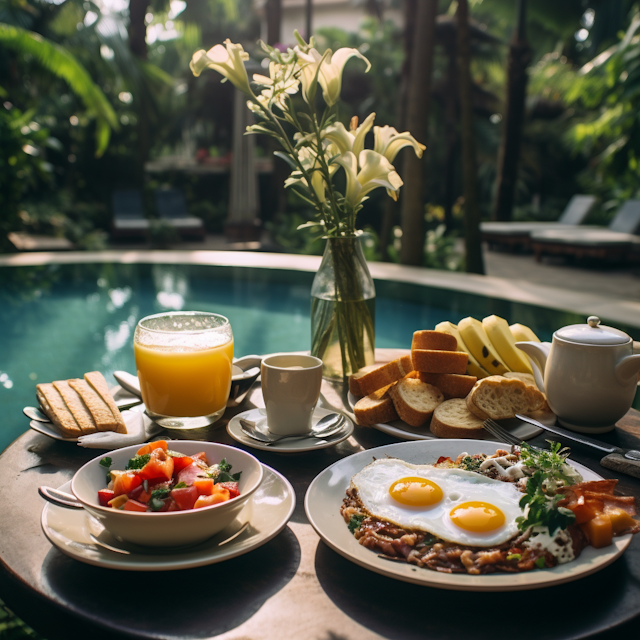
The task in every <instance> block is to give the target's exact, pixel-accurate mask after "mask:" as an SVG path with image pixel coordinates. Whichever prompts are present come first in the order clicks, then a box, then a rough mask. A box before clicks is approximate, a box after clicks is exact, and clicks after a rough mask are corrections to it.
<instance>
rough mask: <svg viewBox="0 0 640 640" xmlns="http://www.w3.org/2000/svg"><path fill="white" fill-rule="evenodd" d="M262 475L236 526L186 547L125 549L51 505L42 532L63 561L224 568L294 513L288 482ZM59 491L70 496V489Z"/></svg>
mask: <svg viewBox="0 0 640 640" xmlns="http://www.w3.org/2000/svg"><path fill="white" fill-rule="evenodd" d="M263 469H264V476H263V480H262V483H261V484H260V486H259V487H258V489H256V491H255V493H254V494H253V496H251V498H250V499H249V500H248V501H247V504H246V505H245V507H244V509H243V510H242V511H241V513H240V515H239V516H238V517H237V518H236V520H235V521H234V522H232V523H231V524H230V525H229V526H228V527H227V528H226V529H225V530H223V531H221V532H220V533H219V534H217V535H215V536H214V537H213V538H210V539H209V540H206V541H205V542H201V543H200V544H197V545H193V546H190V547H182V548H181V549H166V550H164V549H153V548H143V547H138V546H135V545H127V544H125V543H121V542H119V541H118V540H116V539H115V538H113V537H110V536H109V535H108V534H107V532H105V531H104V530H103V529H102V526H101V525H100V524H99V523H98V521H97V520H96V519H95V518H93V517H92V516H90V515H89V513H88V512H86V511H85V510H84V509H82V510H80V509H77V510H76V509H65V508H64V507H58V506H56V505H53V504H50V503H47V504H46V505H45V507H44V509H43V510H42V517H41V519H40V522H41V525H42V530H43V531H44V534H45V535H46V536H47V538H48V539H49V541H50V542H51V543H52V544H53V545H55V546H56V547H57V548H58V549H60V551H62V552H63V553H65V554H66V555H68V556H70V557H72V558H75V559H76V560H80V561H81V562H86V563H87V564H93V565H96V566H98V567H106V568H108V569H120V570H123V571H171V570H174V569H190V568H192V567H202V566H204V565H208V564H215V563H217V562H223V561H224V560H229V559H231V558H235V557H237V556H241V555H243V554H245V553H248V552H249V551H252V550H253V549H256V548H258V547H260V546H262V545H263V544H265V543H267V542H269V540H271V539H272V538H274V537H275V536H276V535H278V533H280V531H282V529H284V527H285V526H286V524H287V522H289V518H290V517H291V514H292V513H293V510H294V508H295V506H296V496H295V492H294V490H293V487H292V486H291V484H290V483H289V481H288V480H287V479H286V478H285V477H284V476H282V475H281V474H279V473H278V472H277V471H275V470H274V469H272V468H271V467H267V466H266V465H263ZM60 489H61V490H62V491H66V492H68V493H70V492H71V483H70V482H67V483H66V484H64V485H62V486H61V487H60ZM247 523H248V524H247ZM245 524H246V527H245ZM243 527H245V528H244V529H243ZM90 534H93V535H94V536H96V537H97V536H99V538H100V540H102V541H104V542H106V543H107V544H111V545H112V546H115V547H117V548H122V549H125V550H129V551H130V553H129V555H125V554H122V553H118V552H115V551H109V550H108V549H105V548H104V547H102V546H100V545H98V544H96V543H95V542H94V541H93V540H92V539H91V536H90Z"/></svg>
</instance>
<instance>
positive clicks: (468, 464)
mask: <svg viewBox="0 0 640 640" xmlns="http://www.w3.org/2000/svg"><path fill="white" fill-rule="evenodd" d="M481 464H482V460H478V458H472V457H471V456H465V457H464V458H462V460H461V461H460V463H459V464H458V468H459V469H464V470H465V471H475V472H476V473H477V472H478V471H480V465H481Z"/></svg>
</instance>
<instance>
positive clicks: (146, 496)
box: [136, 489, 151, 504]
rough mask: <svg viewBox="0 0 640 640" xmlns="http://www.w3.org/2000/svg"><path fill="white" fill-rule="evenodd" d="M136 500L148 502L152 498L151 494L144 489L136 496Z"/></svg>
mask: <svg viewBox="0 0 640 640" xmlns="http://www.w3.org/2000/svg"><path fill="white" fill-rule="evenodd" d="M136 500H138V501H139V502H144V503H145V504H147V502H149V500H151V494H150V493H147V492H146V491H145V490H144V489H143V490H142V492H141V493H140V495H139V496H138V497H137V498H136Z"/></svg>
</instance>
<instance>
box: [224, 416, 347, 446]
mask: <svg viewBox="0 0 640 640" xmlns="http://www.w3.org/2000/svg"><path fill="white" fill-rule="evenodd" d="M330 413H335V412H334V411H332V410H330V409H323V408H321V407H316V408H315V410H314V412H313V418H312V421H313V424H316V423H317V422H318V420H320V419H321V418H324V416H326V415H328V414H330ZM240 418H243V419H245V420H250V421H251V422H255V423H256V428H257V429H259V430H261V431H265V432H267V431H268V427H267V416H266V412H265V410H264V409H250V410H249V411H244V412H242V413H239V414H238V415H237V416H234V417H233V418H231V420H230V421H229V424H228V425H227V432H228V433H229V435H230V436H231V437H232V438H233V439H234V440H237V441H238V442H241V443H242V444H246V445H247V446H248V447H253V448H254V449H262V450H263V451H275V452H278V453H302V452H303V451H315V450H316V449H325V448H327V447H333V445H335V444H338V443H339V442H342V441H343V440H346V439H347V438H348V437H349V436H350V435H351V434H352V433H353V422H351V420H349V418H348V417H347V416H345V421H344V427H343V428H342V429H340V431H338V432H337V433H334V434H333V435H331V436H329V437H327V438H312V437H308V438H287V439H286V440H281V441H280V442H275V443H274V444H266V443H263V442H258V441H257V440H254V439H253V438H251V437H249V436H248V435H246V434H245V433H244V431H242V428H241V427H240Z"/></svg>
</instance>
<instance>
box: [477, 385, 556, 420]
mask: <svg viewBox="0 0 640 640" xmlns="http://www.w3.org/2000/svg"><path fill="white" fill-rule="evenodd" d="M544 400H545V398H544V395H543V394H542V393H541V392H540V391H538V389H535V388H533V387H530V386H528V385H526V384H525V383H524V382H522V380H518V379H517V378H505V377H504V376H489V377H488V378H484V379H483V380H478V382H476V383H475V385H474V386H473V389H471V393H469V395H468V396H467V398H466V402H467V407H468V409H469V411H471V413H473V414H474V415H476V416H477V417H478V418H480V419H481V420H486V419H487V418H492V419H493V420H504V419H506V418H513V417H514V416H515V414H516V413H529V412H531V411H536V410H538V409H539V408H540V407H541V406H542V404H543V402H544Z"/></svg>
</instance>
